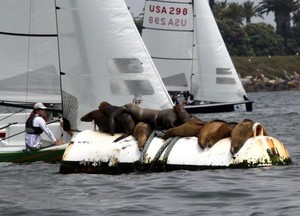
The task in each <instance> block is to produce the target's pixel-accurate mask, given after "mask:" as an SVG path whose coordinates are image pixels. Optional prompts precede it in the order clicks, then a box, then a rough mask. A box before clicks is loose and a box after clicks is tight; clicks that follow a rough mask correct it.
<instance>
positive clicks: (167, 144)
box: [149, 137, 179, 171]
mask: <svg viewBox="0 0 300 216" xmlns="http://www.w3.org/2000/svg"><path fill="white" fill-rule="evenodd" d="M178 139H179V137H170V138H168V139H167V141H166V142H165V143H164V144H163V145H162V146H161V147H160V149H159V150H158V151H157V152H156V154H155V156H154V158H153V160H152V161H151V164H150V167H149V171H151V170H152V168H153V166H154V165H155V164H156V163H157V161H158V160H159V158H160V156H161V154H162V153H163V152H164V150H165V149H166V148H167V147H168V146H169V145H170V144H171V147H170V150H169V151H171V149H172V147H173V146H174V144H175V143H176V141H178ZM168 156H169V153H168V155H167V157H168ZM163 162H165V161H163Z"/></svg>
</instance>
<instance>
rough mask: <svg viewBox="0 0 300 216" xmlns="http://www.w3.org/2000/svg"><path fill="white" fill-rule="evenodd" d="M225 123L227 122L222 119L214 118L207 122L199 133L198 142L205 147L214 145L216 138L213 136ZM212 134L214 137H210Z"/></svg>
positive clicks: (201, 146)
mask: <svg viewBox="0 0 300 216" xmlns="http://www.w3.org/2000/svg"><path fill="white" fill-rule="evenodd" d="M224 124H226V122H225V121H222V120H213V121H210V122H207V123H205V124H204V126H203V127H202V129H201V130H200V131H199V133H198V144H199V146H200V148H202V149H204V148H206V147H207V146H208V145H210V146H212V145H213V144H215V143H214V142H215V140H214V139H213V136H214V135H215V133H216V132H217V131H218V129H219V128H220V127H221V126H222V125H224ZM210 136H212V138H210ZM222 136H223V135H222ZM222 136H220V137H222ZM229 136H230V134H229Z"/></svg>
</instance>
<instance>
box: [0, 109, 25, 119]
mask: <svg viewBox="0 0 300 216" xmlns="http://www.w3.org/2000/svg"><path fill="white" fill-rule="evenodd" d="M24 109H25V108H23V109H20V110H18V111H16V112H14V113H12V114H10V115H7V116H5V117H3V118H2V119H0V121H3V120H4V119H7V118H9V117H11V116H13V115H15V114H17V113H19V112H22V111H23V110H24Z"/></svg>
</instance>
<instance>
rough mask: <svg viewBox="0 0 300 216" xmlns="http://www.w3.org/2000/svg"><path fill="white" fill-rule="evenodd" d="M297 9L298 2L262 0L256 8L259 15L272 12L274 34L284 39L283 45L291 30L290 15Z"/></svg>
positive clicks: (299, 5)
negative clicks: (274, 25) (274, 23)
mask: <svg viewBox="0 0 300 216" xmlns="http://www.w3.org/2000/svg"><path fill="white" fill-rule="evenodd" d="M299 9H300V2H299V0H262V1H261V2H260V3H259V7H258V11H259V12H260V13H261V14H264V13H266V14H267V15H268V14H269V13H270V12H271V11H272V12H274V15H275V22H276V32H277V34H279V35H281V36H282V37H283V38H284V40H285V45H286V43H287V39H288V34H289V32H290V29H291V14H292V13H295V12H296V11H299Z"/></svg>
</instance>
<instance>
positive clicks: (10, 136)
mask: <svg viewBox="0 0 300 216" xmlns="http://www.w3.org/2000/svg"><path fill="white" fill-rule="evenodd" d="M59 121H60V120H59V119H58V120H54V121H51V122H47V123H46V125H48V124H52V123H55V122H59ZM11 125H12V124H11ZM9 126H10V125H9ZM25 132H26V130H24V131H21V132H18V133H15V134H13V135H10V136H8V137H4V138H0V140H1V141H3V140H6V139H9V138H12V137H15V136H17V135H19V134H22V133H25Z"/></svg>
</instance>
